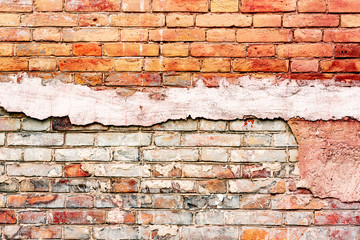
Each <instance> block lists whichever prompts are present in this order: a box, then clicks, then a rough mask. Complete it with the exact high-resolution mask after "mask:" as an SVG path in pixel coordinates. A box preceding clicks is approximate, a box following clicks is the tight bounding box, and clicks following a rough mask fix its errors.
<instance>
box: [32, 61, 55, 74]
mask: <svg viewBox="0 0 360 240" xmlns="http://www.w3.org/2000/svg"><path fill="white" fill-rule="evenodd" d="M56 69H57V62H56V59H55V58H31V59H30V60H29V70H30V71H43V72H46V71H55V70H56Z"/></svg>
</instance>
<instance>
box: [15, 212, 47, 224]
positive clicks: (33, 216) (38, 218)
mask: <svg viewBox="0 0 360 240" xmlns="http://www.w3.org/2000/svg"><path fill="white" fill-rule="evenodd" d="M19 223H28V224H29V223H30V224H35V223H42V224H44V223H46V213H45V212H36V211H27V212H20V213H19Z"/></svg>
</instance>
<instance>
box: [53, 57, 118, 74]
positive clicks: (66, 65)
mask: <svg viewBox="0 0 360 240" xmlns="http://www.w3.org/2000/svg"><path fill="white" fill-rule="evenodd" d="M113 66H114V60H113V59H104V58H68V59H59V69H60V71H85V72H94V71H98V72H108V71H110V70H112V69H113Z"/></svg>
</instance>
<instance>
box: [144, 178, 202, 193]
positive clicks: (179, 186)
mask: <svg viewBox="0 0 360 240" xmlns="http://www.w3.org/2000/svg"><path fill="white" fill-rule="evenodd" d="M141 192H142V193H174V192H182V193H194V192H195V182H194V181H184V180H179V181H176V180H143V181H141Z"/></svg>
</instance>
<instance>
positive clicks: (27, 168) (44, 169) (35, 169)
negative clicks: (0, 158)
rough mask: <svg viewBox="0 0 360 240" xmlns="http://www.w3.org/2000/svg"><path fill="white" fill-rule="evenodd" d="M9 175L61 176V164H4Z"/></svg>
mask: <svg viewBox="0 0 360 240" xmlns="http://www.w3.org/2000/svg"><path fill="white" fill-rule="evenodd" d="M6 171H7V173H8V175H9V176H26V177H61V176H62V166H61V165H49V164H32V163H22V164H11V165H7V166H6Z"/></svg>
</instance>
